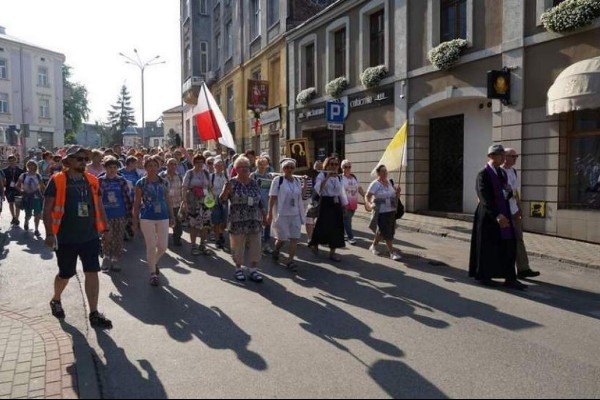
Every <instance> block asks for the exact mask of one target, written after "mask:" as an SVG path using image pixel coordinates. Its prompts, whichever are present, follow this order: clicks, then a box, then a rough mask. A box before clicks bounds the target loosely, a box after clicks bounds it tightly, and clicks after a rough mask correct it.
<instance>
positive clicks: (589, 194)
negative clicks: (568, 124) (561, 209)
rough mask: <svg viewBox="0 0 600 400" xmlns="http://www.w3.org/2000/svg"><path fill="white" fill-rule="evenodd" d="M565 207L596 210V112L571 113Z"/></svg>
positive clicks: (599, 158) (599, 149) (599, 179)
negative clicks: (567, 200)
mask: <svg viewBox="0 0 600 400" xmlns="http://www.w3.org/2000/svg"><path fill="white" fill-rule="evenodd" d="M572 118H573V121H572V129H571V134H570V138H569V204H568V207H569V208H575V209H595V210H600V109H596V110H586V111H576V112H575V113H573V117H572Z"/></svg>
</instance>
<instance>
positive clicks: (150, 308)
mask: <svg viewBox="0 0 600 400" xmlns="http://www.w3.org/2000/svg"><path fill="white" fill-rule="evenodd" d="M125 279H126V277H124V276H123V274H122V275H120V276H119V277H115V276H112V280H113V283H114V285H115V288H116V289H117V290H118V292H119V294H114V293H111V294H110V299H111V300H112V301H114V302H115V303H116V304H117V305H119V306H120V307H122V308H123V309H124V310H125V311H126V312H128V313H129V314H130V315H131V316H133V317H135V318H137V319H138V320H140V321H142V322H143V323H145V324H148V325H158V326H163V327H164V328H165V329H166V331H167V332H168V334H169V336H170V337H171V338H173V339H175V340H177V341H178V342H187V341H190V340H192V339H193V338H194V337H196V338H197V339H199V340H200V341H202V342H203V343H204V344H206V345H207V346H208V347H210V348H212V349H216V350H231V351H233V352H235V354H236V355H237V358H238V360H240V361H241V362H242V363H243V364H245V365H246V366H248V367H249V368H252V369H255V370H257V371H264V370H266V369H267V363H266V361H265V360H264V359H263V358H262V357H261V356H260V355H259V354H257V353H255V352H253V351H251V350H250V349H249V348H248V346H249V345H250V342H251V340H252V338H251V336H250V335H248V334H247V333H246V332H245V331H243V330H242V329H241V328H240V327H239V326H238V325H237V324H236V323H235V322H234V321H233V320H232V319H231V318H229V316H228V315H227V314H225V313H224V312H223V311H222V310H221V309H219V308H218V307H206V306H204V305H202V304H200V303H198V302H196V301H195V300H193V299H192V298H190V297H189V296H187V295H186V294H184V293H183V292H181V291H179V290H177V289H176V288H174V287H172V286H170V285H169V281H168V279H167V278H166V277H165V276H161V287H160V288H156V290H148V285H147V283H146V282H145V281H143V284H140V281H139V280H138V281H137V282H135V281H133V280H127V281H126V280H125Z"/></svg>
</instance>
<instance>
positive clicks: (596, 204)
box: [287, 0, 600, 243]
mask: <svg viewBox="0 0 600 400" xmlns="http://www.w3.org/2000/svg"><path fill="white" fill-rule="evenodd" d="M559 3H561V1H553V0H536V1H526V2H523V1H517V0H503V1H497V0H482V1H474V0H427V1H423V0H373V1H359V0H346V1H339V2H337V3H336V4H335V5H334V6H333V7H331V8H329V9H328V10H326V11H325V12H323V13H321V14H319V15H316V16H315V17H314V18H312V19H311V20H309V21H307V23H305V24H304V25H302V26H300V27H299V28H297V29H296V30H294V31H292V32H290V33H289V35H288V36H287V43H288V71H289V75H288V101H289V103H290V111H289V113H288V118H289V127H290V137H291V138H297V139H302V138H305V139H308V140H309V145H310V151H309V153H310V155H311V156H312V157H315V158H319V157H320V158H322V157H323V156H326V155H328V154H330V153H332V152H337V153H340V154H341V155H342V156H345V157H346V158H349V159H351V160H352V161H353V162H354V166H355V169H356V170H357V171H356V172H358V174H357V175H358V176H359V179H360V180H361V181H362V182H363V184H367V183H368V182H369V181H370V180H371V179H372V178H371V177H370V176H369V173H370V171H371V170H372V169H373V168H374V167H375V166H376V163H377V162H378V160H379V158H380V157H381V155H382V153H383V151H384V149H385V148H386V146H387V144H388V143H389V139H391V137H392V136H393V135H394V133H395V132H396V131H397V130H398V129H399V128H400V127H401V126H402V124H403V123H404V122H406V121H408V123H409V131H410V132H409V139H408V153H407V164H408V165H407V167H406V168H405V171H403V172H404V173H403V175H402V178H401V181H402V184H403V189H404V201H405V204H406V206H407V209H408V210H409V211H413V212H424V213H440V214H442V215H453V214H455V213H457V214H471V213H472V212H473V211H474V210H475V208H476V206H477V199H476V196H475V191H474V190H475V177H476V174H477V172H478V171H479V170H480V169H481V168H482V167H483V166H484V165H485V161H486V150H487V148H488V146H489V145H490V144H491V143H503V144H505V145H506V146H507V147H513V148H515V149H516V150H517V151H518V152H519V153H520V154H521V157H520V159H519V162H518V164H517V168H518V170H519V173H520V177H521V181H522V187H521V195H522V199H523V205H524V209H525V213H524V214H525V215H524V224H525V228H526V229H527V230H529V231H533V232H539V233H544V234H549V235H556V236H561V237H566V238H573V239H578V240H585V241H589V242H594V243H600V229H599V228H598V226H600V193H599V190H600V184H599V183H598V182H599V181H598V180H599V179H600V110H599V109H592V110H585V111H577V110H576V108H577V104H576V103H575V102H574V103H573V104H574V105H573V109H572V110H568V111H569V112H563V113H560V114H558V115H551V116H549V115H548V111H547V105H546V103H547V94H548V91H549V90H550V87H551V86H552V85H553V84H554V82H555V80H556V79H557V77H558V75H559V74H560V73H561V72H563V71H565V70H566V69H567V68H569V67H570V66H571V65H573V64H576V63H578V62H582V61H584V62H585V60H590V59H592V58H594V57H598V56H600V40H598V38H599V37H600V21H598V19H596V20H595V21H593V23H592V24H591V25H589V26H587V27H584V28H580V29H576V30H574V31H571V32H568V33H552V32H549V31H547V30H546V29H545V28H544V27H543V26H542V24H541V22H540V17H541V14H542V13H543V12H545V11H547V10H549V9H551V8H552V7H555V6H556V5H558V4H559ZM344 38H345V40H344ZM459 38H460V39H464V40H465V41H466V47H465V48H463V49H462V51H461V53H460V58H459V60H458V61H457V62H456V63H455V64H453V65H452V66H451V67H450V68H448V69H444V70H440V69H439V68H438V67H436V66H434V65H432V63H431V62H430V60H429V57H428V55H429V52H430V51H431V50H432V49H434V48H437V47H438V46H439V45H440V44H442V43H445V42H448V41H450V40H453V39H459ZM373 49H375V50H373ZM377 57H379V59H378V60H379V62H381V64H382V65H385V66H386V67H387V69H388V75H387V77H386V78H384V79H383V81H382V82H381V83H380V85H379V86H378V87H376V88H375V89H374V90H365V88H364V86H363V85H362V84H361V83H360V82H359V76H360V73H361V72H362V71H364V70H365V68H366V67H368V66H373V65H375V64H376V63H375V62H373V60H372V59H373V58H377ZM344 64H345V67H344ZM505 67H506V70H504V68H505ZM503 70H504V71H509V74H508V76H509V79H510V80H509V86H508V87H509V88H510V100H509V101H507V102H505V103H502V102H501V101H500V100H497V99H494V100H490V99H488V76H487V72H488V71H500V72H503ZM312 71H314V73H313V72H312ZM332 71H335V72H334V73H332ZM342 73H344V74H346V76H347V77H349V78H348V81H349V88H348V89H347V90H346V91H345V92H343V93H342V98H341V101H342V102H344V103H345V104H348V108H349V113H348V117H347V120H346V123H345V129H344V131H343V132H340V134H339V135H338V137H337V140H336V142H337V148H335V149H334V148H333V133H332V131H330V130H327V126H326V122H325V120H324V113H325V110H324V107H325V101H327V100H331V97H329V96H327V95H326V93H325V85H326V84H327V82H329V81H330V80H331V79H333V78H335V77H338V76H340V75H341V74H342ZM598 75H599V74H598V73H596V74H595V76H598ZM590 76H591V75H590ZM577 79H578V78H573V80H572V81H573V82H576V83H573V85H574V86H575V85H577V84H578V83H577ZM586 79H587V81H586V82H588V81H589V82H588V84H589V85H591V87H593V84H594V82H593V78H590V77H586ZM596 79H597V78H596ZM590 82H591V83H590ZM598 84H600V83H598ZM311 85H312V86H311ZM309 87H315V89H316V92H317V95H316V98H315V99H314V100H312V101H311V102H309V103H308V104H306V105H300V104H298V103H297V102H296V96H297V95H298V94H299V92H300V91H301V90H303V89H307V88H309ZM596 96H598V93H597V91H596ZM388 97H391V98H393V101H389V100H387V99H388ZM378 100H381V101H382V102H383V104H380V105H379V104H378V105H375V103H378ZM388 102H389V104H388ZM365 105H369V107H372V108H371V109H368V110H366V109H365V110H364V111H360V108H361V107H365ZM541 210H543V212H541Z"/></svg>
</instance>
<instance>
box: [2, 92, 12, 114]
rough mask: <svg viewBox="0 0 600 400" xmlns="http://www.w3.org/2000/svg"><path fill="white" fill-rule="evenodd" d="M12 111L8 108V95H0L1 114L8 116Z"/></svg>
mask: <svg viewBox="0 0 600 400" xmlns="http://www.w3.org/2000/svg"><path fill="white" fill-rule="evenodd" d="M9 112H10V109H9V108H8V94H6V93H0V114H8V113H9Z"/></svg>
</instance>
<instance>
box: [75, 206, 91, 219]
mask: <svg viewBox="0 0 600 400" xmlns="http://www.w3.org/2000/svg"><path fill="white" fill-rule="evenodd" d="M77 210H78V211H77V215H78V216H79V218H88V217H89V216H90V208H89V206H88V204H87V203H79V205H78V207H77Z"/></svg>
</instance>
